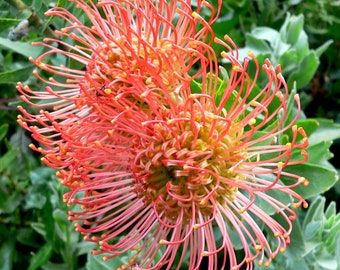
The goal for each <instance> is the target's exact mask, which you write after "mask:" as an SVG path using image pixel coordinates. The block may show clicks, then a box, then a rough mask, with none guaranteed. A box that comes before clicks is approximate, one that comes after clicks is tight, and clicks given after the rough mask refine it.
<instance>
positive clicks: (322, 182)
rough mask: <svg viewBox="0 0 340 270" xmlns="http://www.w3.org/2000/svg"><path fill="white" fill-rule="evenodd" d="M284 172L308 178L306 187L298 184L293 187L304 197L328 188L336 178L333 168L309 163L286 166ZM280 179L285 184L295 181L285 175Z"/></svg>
mask: <svg viewBox="0 0 340 270" xmlns="http://www.w3.org/2000/svg"><path fill="white" fill-rule="evenodd" d="M285 172H288V173H292V174H296V175H299V176H303V177H305V178H306V179H308V180H309V185H308V186H307V187H306V186H304V185H299V186H297V187H296V188H294V190H295V191H296V192H297V193H299V194H300V195H301V196H302V197H303V198H305V199H308V198H311V197H313V196H315V195H317V194H320V193H323V192H325V191H327V190H329V189H330V187H331V186H333V185H334V183H335V182H336V181H337V180H338V176H337V173H336V171H335V170H333V169H329V168H325V167H323V166H319V165H315V164H310V163H304V164H300V165H297V166H288V167H286V168H285ZM281 180H282V181H283V182H284V183H285V184H286V185H292V184H293V183H294V182H295V181H296V180H294V182H292V179H290V178H287V177H286V176H282V178H281Z"/></svg>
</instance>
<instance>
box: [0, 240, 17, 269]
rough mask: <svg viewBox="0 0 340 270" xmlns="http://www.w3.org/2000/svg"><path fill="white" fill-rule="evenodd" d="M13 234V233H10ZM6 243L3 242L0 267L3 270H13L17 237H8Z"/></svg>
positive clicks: (0, 249)
mask: <svg viewBox="0 0 340 270" xmlns="http://www.w3.org/2000/svg"><path fill="white" fill-rule="evenodd" d="M10 236H11V235H10ZM8 239H9V240H8V241H6V242H5V243H1V248H0V267H1V270H12V264H13V262H12V261H13V254H14V251H15V238H11V237H9V238H8Z"/></svg>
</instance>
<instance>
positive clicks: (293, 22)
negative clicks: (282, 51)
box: [280, 14, 304, 45]
mask: <svg viewBox="0 0 340 270" xmlns="http://www.w3.org/2000/svg"><path fill="white" fill-rule="evenodd" d="M286 20H288V21H287V24H285V25H284V27H286V29H285V31H282V29H281V30H280V32H281V31H282V32H283V33H285V37H284V39H283V40H284V41H286V42H287V43H289V44H292V45H293V44H295V43H297V42H298V39H299V36H300V34H301V31H302V30H303V23H304V18H303V15H302V14H300V15H298V16H291V17H290V16H287V19H286Z"/></svg>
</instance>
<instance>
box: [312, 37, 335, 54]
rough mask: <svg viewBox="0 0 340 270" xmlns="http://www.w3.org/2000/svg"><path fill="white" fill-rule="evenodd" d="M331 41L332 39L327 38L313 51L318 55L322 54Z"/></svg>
mask: <svg viewBox="0 0 340 270" xmlns="http://www.w3.org/2000/svg"><path fill="white" fill-rule="evenodd" d="M332 43H333V40H328V41H326V42H325V43H324V44H322V45H321V46H320V47H319V48H317V49H316V50H315V53H316V55H317V56H318V57H320V56H321V54H323V53H324V52H325V51H326V50H327V49H328V47H329V46H330V45H331V44H332Z"/></svg>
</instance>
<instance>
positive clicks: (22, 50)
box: [0, 37, 43, 58]
mask: <svg viewBox="0 0 340 270" xmlns="http://www.w3.org/2000/svg"><path fill="white" fill-rule="evenodd" d="M1 47H2V48H4V49H7V50H10V51H12V52H16V53H19V54H21V55H23V56H26V57H30V56H31V57H33V58H35V57H37V56H39V55H40V54H41V52H42V50H43V48H42V47H35V46H32V45H31V44H29V43H24V42H19V41H10V40H9V39H6V38H2V37H0V48H1Z"/></svg>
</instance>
